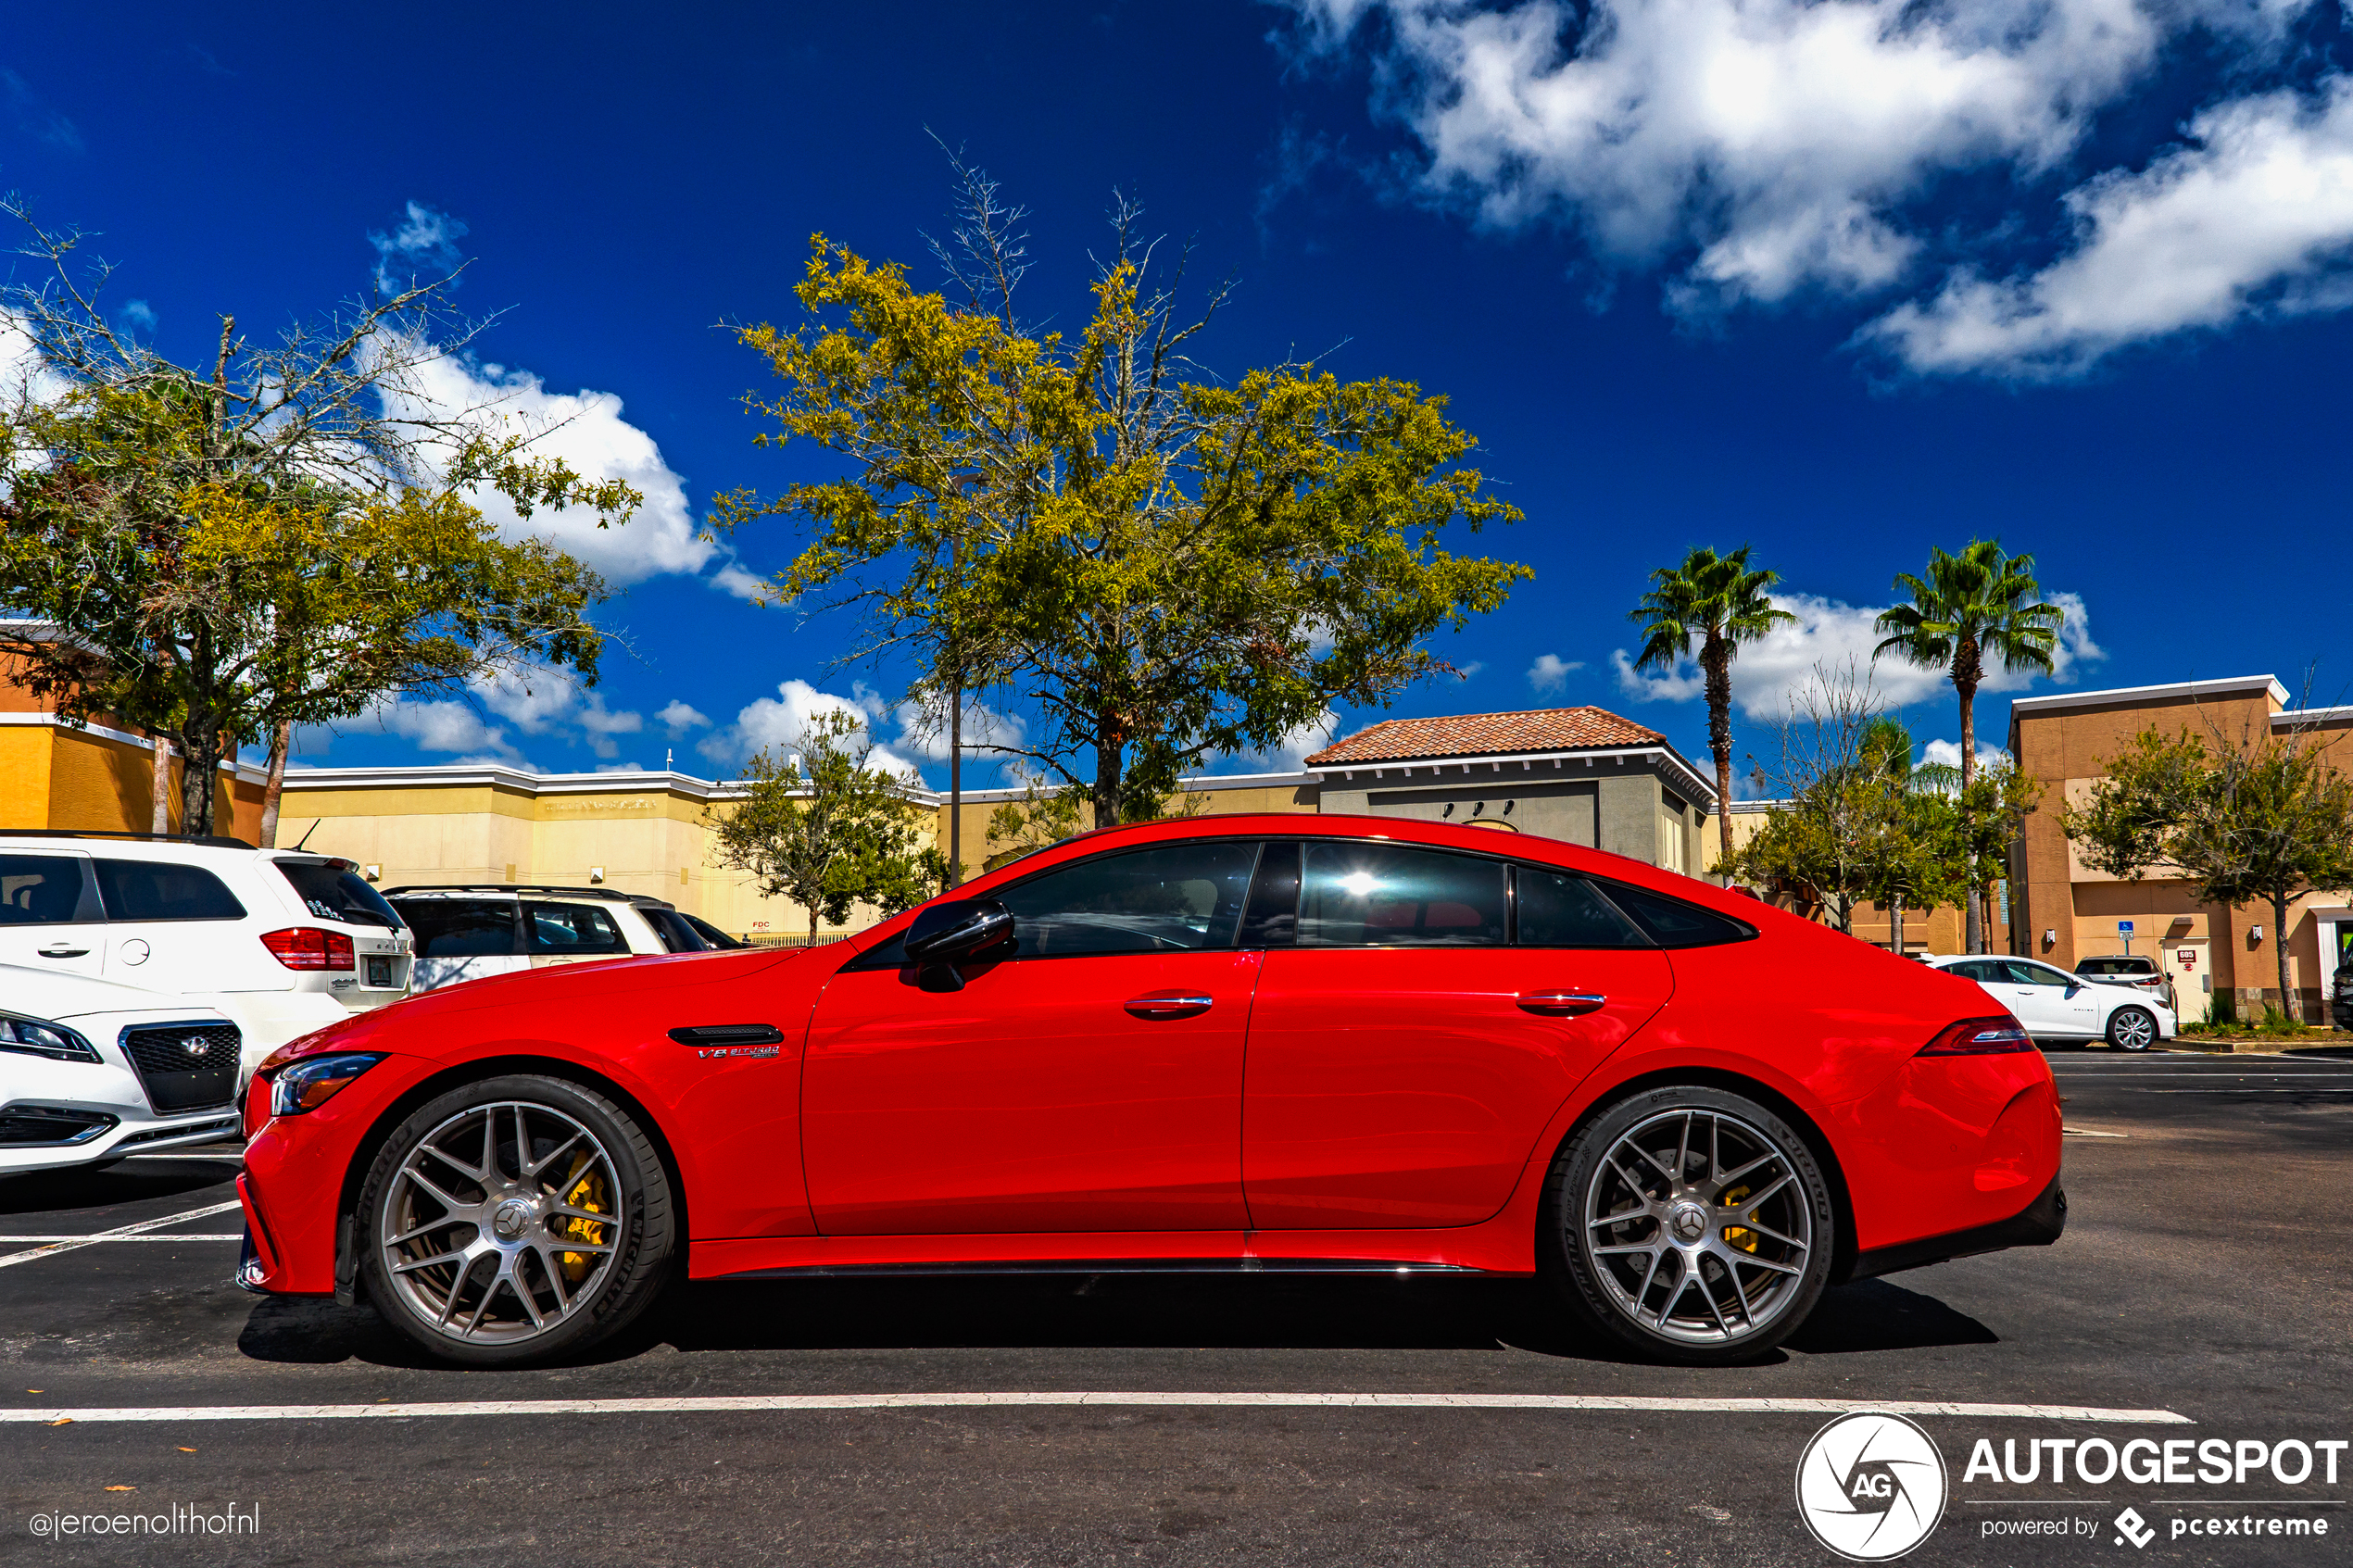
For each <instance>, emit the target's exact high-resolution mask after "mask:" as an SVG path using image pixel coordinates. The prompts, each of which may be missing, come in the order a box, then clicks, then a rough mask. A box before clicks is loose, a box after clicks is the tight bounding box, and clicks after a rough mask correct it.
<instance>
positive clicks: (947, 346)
mask: <svg viewBox="0 0 2353 1568" xmlns="http://www.w3.org/2000/svg"><path fill="white" fill-rule="evenodd" d="M989 189H990V190H991V191H992V192H993V187H989ZM1011 216H1012V217H1017V216H1018V215H1017V214H1015V215H1011ZM1006 217H1007V215H1002V214H1000V215H999V217H998V219H997V220H991V221H989V222H980V221H974V222H968V223H967V224H966V225H965V226H964V227H963V229H961V230H960V231H959V233H958V235H957V237H956V245H955V247H954V248H953V249H952V250H951V249H950V247H946V246H943V247H940V248H941V250H942V253H943V255H948V256H950V257H951V258H953V259H954V266H953V268H952V270H951V271H952V278H951V281H952V282H956V284H957V286H958V287H959V289H960V290H961V291H962V292H963V293H964V294H965V295H966V299H965V302H964V303H963V304H955V303H951V302H950V300H949V299H948V298H947V297H946V296H945V295H940V294H927V293H923V292H921V291H919V290H918V289H917V288H916V287H915V286H914V285H913V284H912V282H910V281H909V280H908V277H907V275H906V273H905V271H904V270H903V269H901V268H900V267H898V266H895V265H879V266H878V265H875V264H873V263H870V262H869V261H867V260H866V259H864V258H863V257H860V256H858V255H856V254H855V253H853V252H851V251H850V250H849V249H847V248H845V247H842V246H839V245H830V244H828V243H826V242H825V241H824V238H823V237H822V236H820V237H819V238H818V239H817V240H816V241H815V242H814V243H813V250H812V257H811V259H810V263H809V267H808V270H807V273H806V275H805V276H804V277H803V279H802V281H801V282H800V283H799V287H798V289H797V290H796V293H797V295H798V296H799V301H800V303H801V305H802V306H803V307H805V308H806V309H807V310H808V312H809V313H810V315H811V317H812V321H811V322H810V323H809V324H808V325H806V326H804V327H802V328H800V329H798V330H792V331H786V330H784V329H780V328H778V327H775V326H773V325H765V324H763V325H760V326H754V327H747V328H745V329H743V330H742V332H741V333H740V336H741V339H742V341H743V343H744V344H745V345H748V346H749V347H750V348H751V349H752V350H753V351H755V352H756V353H758V354H759V355H760V356H761V358H764V359H765V360H766V361H767V363H768V364H769V366H770V368H771V369H772V370H774V373H775V376H776V378H777V380H778V381H779V382H780V383H781V384H782V390H781V391H780V392H778V393H777V394H776V395H774V396H773V397H768V398H761V397H759V396H757V395H753V396H751V397H750V398H749V399H748V401H749V406H750V407H751V408H752V409H753V410H754V411H755V412H756V413H759V414H761V415H763V416H765V417H766V418H767V419H768V420H772V421H774V429H773V430H771V431H769V432H767V433H763V434H762V436H761V441H762V443H763V444H777V445H781V444H787V443H790V442H792V441H795V440H799V441H805V442H809V443H811V444H812V445H816V446H817V447H819V448H821V449H823V450H824V451H826V452H828V453H830V454H832V455H834V456H835V457H836V458H838V459H840V460H841V461H842V462H843V463H844V464H845V465H846V468H847V471H846V472H844V473H843V474H842V475H841V476H840V477H837V478H830V479H817V480H811V481H808V482H805V483H794V484H788V485H786V486H785V487H784V488H783V489H782V490H781V491H779V492H777V493H776V494H775V495H774V496H773V497H769V498H765V499H763V498H761V497H760V496H758V495H751V494H749V493H738V494H736V495H727V496H722V497H720V498H719V500H718V502H717V504H716V506H715V508H714V511H713V517H714V521H716V522H717V523H718V524H719V525H720V526H722V527H726V528H739V527H742V526H744V525H745V524H747V523H749V522H750V521H752V520H755V519H761V518H772V517H773V518H782V519H786V520H789V521H791V522H793V523H794V524H795V525H796V527H797V528H799V529H801V530H803V531H805V534H806V543H805V546H804V547H803V548H802V550H801V552H800V554H799V557H798V558H796V559H795V560H794V562H793V564H792V566H791V567H790V568H789V569H788V570H787V571H785V572H783V573H782V574H781V575H780V576H779V577H778V579H777V582H776V586H775V589H774V592H775V593H776V595H777V596H780V597H784V598H788V599H790V598H798V597H799V596H802V595H814V596H822V602H823V603H824V604H826V605H829V606H835V607H849V608H856V609H857V610H859V611H860V612H861V615H862V622H863V632H862V636H861V638H860V639H859V640H858V641H857V643H856V644H855V645H854V647H853V650H852V657H856V658H877V659H878V658H881V657H884V656H886V655H891V654H902V655H911V656H912V658H913V659H914V660H915V661H916V662H917V664H918V667H919V669H920V671H921V673H920V674H919V676H918V680H917V685H918V687H919V688H920V687H924V686H930V687H935V688H937V687H941V686H944V685H947V684H950V682H951V681H953V682H954V683H956V684H960V685H962V686H964V687H967V688H969V687H970V686H973V685H975V684H988V683H995V684H1003V685H1004V686H1006V687H1007V688H1008V689H1009V690H1011V691H1012V692H1013V694H1014V695H1015V696H1017V697H1019V698H1022V699H1026V702H1027V703H1028V704H1029V705H1030V706H1031V707H1032V708H1033V709H1034V711H1035V712H1036V713H1037V714H1038V720H1039V721H1038V724H1037V725H1036V727H1035V728H1033V729H1032V731H1031V732H1030V733H1029V734H1027V735H1026V737H1024V740H1023V741H1022V743H1021V744H1019V745H1011V744H1000V745H999V746H994V747H992V749H994V750H996V751H998V752H999V753H1000V755H1010V756H1013V757H1017V758H1020V759H1023V760H1024V761H1026V763H1027V764H1028V765H1029V767H1030V768H1032V769H1034V770H1035V771H1038V773H1039V774H1041V775H1042V776H1043V777H1044V778H1046V779H1048V780H1051V781H1053V782H1055V783H1058V784H1063V785H1067V786H1076V787H1078V788H1082V789H1084V790H1085V791H1086V792H1087V795H1088V799H1089V801H1090V803H1091V804H1092V806H1093V809H1094V817H1095V821H1097V822H1103V823H1110V822H1122V821H1127V820H1131V819H1133V818H1135V817H1137V816H1138V815H1139V814H1141V813H1143V812H1146V811H1149V810H1151V809H1154V808H1155V807H1156V806H1157V805H1158V803H1160V802H1162V801H1164V800H1165V799H1166V798H1167V797H1169V796H1170V794H1171V793H1172V792H1173V790H1174V788H1175V785H1176V779H1177V777H1178V776H1179V775H1180V774H1181V773H1182V771H1184V770H1185V769H1187V768H1188V767H1190V766H1193V765H1195V764H1197V763H1199V762H1200V761H1201V760H1202V759H1204V758H1206V757H1208V756H1210V755H1212V754H1214V753H1216V752H1221V751H1235V750H1243V749H1252V748H1265V747H1269V746H1274V745H1276V744H1277V743H1278V742H1280V741H1281V740H1283V739H1284V738H1285V737H1286V736H1287V735H1288V734H1290V733H1291V732H1293V731H1296V730H1298V729H1300V728H1302V726H1305V725H1308V724H1311V723H1313V722H1315V721H1318V720H1319V719H1321V718H1322V717H1323V716H1324V714H1325V713H1326V712H1327V709H1329V708H1330V707H1332V706H1334V705H1337V704H1342V703H1346V704H1354V705H1360V706H1379V705H1385V704H1386V703H1388V702H1389V701H1390V699H1391V698H1392V697H1394V696H1396V695H1397V694H1398V693H1399V692H1401V691H1403V690H1404V689H1405V688H1406V687H1407V686H1408V685H1410V684H1412V683H1414V682H1415V681H1416V680H1419V679H1421V678H1422V677H1424V676H1426V675H1428V674H1431V673H1435V672H1440V671H1443V670H1445V669H1446V668H1447V667H1446V666H1445V665H1444V664H1443V663H1442V662H1441V660H1440V659H1439V658H1438V656H1437V655H1436V654H1435V653H1433V652H1432V651H1430V649H1429V648H1428V646H1426V640H1427V639H1428V637H1429V636H1430V635H1431V634H1432V633H1435V632H1437V631H1438V630H1439V629H1441V628H1449V627H1460V626H1462V625H1463V624H1465V623H1466V621H1467V619H1468V618H1469V617H1470V616H1471V615H1473V614H1478V613H1485V612H1487V611H1490V610H1492V609H1494V608H1497V607H1498V606H1500V605H1501V604H1502V603H1503V601H1504V596H1505V595H1506V594H1507V593H1508V592H1509V589H1510V587H1511V584H1512V583H1515V582H1517V581H1520V580H1522V579H1525V578H1526V577H1528V576H1529V571H1528V570H1527V569H1526V568H1525V567H1522V566H1518V565H1515V564H1508V563H1504V562H1499V561H1492V560H1486V559H1478V558H1460V557H1456V556H1453V555H1450V554H1448V553H1447V552H1446V551H1445V550H1443V549H1441V547H1440V544H1439V541H1440V538H1441V533H1442V532H1443V531H1444V530H1445V529H1446V528H1448V527H1449V526H1450V525H1453V524H1456V523H1461V524H1464V525H1466V526H1467V527H1468V528H1469V529H1472V530H1474V531H1475V530H1477V529H1478V527H1480V526H1481V525H1482V524H1484V523H1488V522H1494V521H1512V520H1515V519H1516V518H1517V517H1518V516H1519V513H1518V512H1517V511H1516V509H1515V508H1512V507H1510V506H1509V505H1507V504H1505V503H1504V502H1502V501H1499V500H1496V499H1494V498H1493V497H1492V496H1491V495H1488V494H1487V491H1486V486H1485V481H1484V480H1483V478H1482V477H1481V475H1480V474H1479V473H1478V471H1477V470H1473V469H1469V468H1466V467H1463V466H1461V459H1462V458H1464V457H1465V456H1466V454H1467V453H1468V452H1469V451H1470V449H1471V447H1472V445H1473V441H1472V438H1471V436H1470V435H1469V434H1468V433H1466V432H1464V431H1462V430H1460V429H1458V428H1456V427H1455V426H1454V425H1453V424H1452V423H1450V422H1449V421H1448V420H1447V419H1446V417H1445V402H1444V400H1443V399H1442V398H1438V397H1428V396H1425V395H1422V393H1421V392H1420V390H1419V389H1418V388H1416V387H1415V386H1413V385H1411V384H1409V383H1403V382H1396V381H1389V380H1376V381H1365V382H1341V381H1340V380H1339V379H1338V378H1337V377H1335V376H1333V375H1331V374H1329V373H1328V372H1323V371H1319V370H1316V369H1315V367H1314V366H1313V365H1308V364H1284V365H1277V366H1275V367H1272V368H1270V369H1264V370H1252V371H1251V372H1249V373H1248V374H1246V375H1244V376H1242V377H1241V378H1239V380H1237V381H1235V382H1232V383H1218V382H1215V381H1213V380H1211V379H1209V378H1207V377H1205V376H1202V375H1201V374H1200V373H1199V371H1198V370H1197V367H1195V365H1194V364H1193V362H1192V361H1191V360H1190V359H1189V358H1188V354H1189V347H1190V345H1191V340H1192V339H1193V338H1194V337H1195V336H1196V335H1197V334H1198V333H1200V332H1202V330H1203V329H1204V328H1205V327H1206V326H1207V325H1208V324H1209V320H1210V319H1211V317H1212V316H1213V315H1214V312H1215V310H1216V308H1217V307H1218V305H1219V304H1220V303H1221V302H1222V301H1223V300H1224V298H1225V296H1226V290H1225V289H1223V288H1220V289H1217V290H1214V291H1213V292H1212V293H1211V295H1210V296H1209V299H1208V301H1207V304H1206V306H1205V307H1204V308H1203V309H1202V311H1201V312H1200V314H1198V315H1195V316H1186V315H1184V314H1181V313H1180V312H1179V310H1178V308H1177V307H1176V302H1175V298H1174V292H1173V291H1174V289H1175V288H1176V280H1172V281H1171V282H1170V284H1169V285H1168V286H1166V287H1162V286H1159V285H1157V284H1155V283H1153V282H1151V247H1150V246H1149V245H1145V244H1144V243H1143V242H1142V241H1141V240H1140V238H1139V234H1138V232H1137V224H1138V222H1139V210H1138V209H1137V208H1136V207H1133V206H1132V205H1130V204H1127V203H1125V202H1122V203H1121V204H1120V205H1119V206H1118V207H1117V209H1116V211H1115V214H1114V247H1113V250H1112V253H1111V256H1110V258H1109V260H1107V261H1106V262H1104V263H1103V264H1102V266H1101V269H1100V270H1099V271H1098V273H1097V275H1096V278H1095V281H1094V287H1093V293H1094V305H1093V309H1092V311H1091V313H1090V314H1089V315H1088V318H1087V320H1086V322H1085V324H1084V326H1083V328H1082V329H1081V330H1080V331H1078V332H1076V334H1075V335H1065V334H1064V333H1063V332H1045V331H1036V330H1032V329H1029V328H1026V327H1025V326H1024V325H1022V324H1021V323H1020V321H1019V320H1018V319H1017V317H1016V316H1015V314H1014V311H1013V291H1014V288H1015V286H1016V284H1017V283H1018V282H1019V280H1020V277H1021V272H1022V268H1023V265H1024V257H1023V256H1022V252H1021V245H1020V239H1019V236H1018V234H1017V233H1016V232H1013V229H1012V228H1011V227H1010V226H1009V223H1008V222H1007V221H1005V219H1006ZM1176 271H1177V279H1179V280H1180V279H1181V277H1182V272H1183V268H1182V264H1181V263H1180V264H1179V266H1178V268H1177V270H1176ZM951 665H952V666H954V668H953V669H951V668H950V666H951ZM976 676H977V677H979V678H976Z"/></svg>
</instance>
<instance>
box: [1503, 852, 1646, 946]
mask: <svg viewBox="0 0 2353 1568" xmlns="http://www.w3.org/2000/svg"><path fill="white" fill-rule="evenodd" d="M1513 879H1514V883H1515V885H1516V892H1517V897H1518V906H1519V907H1518V910H1517V915H1518V924H1517V928H1516V930H1517V936H1518V941H1519V945H1520V946H1521V947H1649V946H1650V945H1651V940H1650V938H1649V937H1647V936H1645V935H1642V931H1641V929H1640V928H1639V927H1637V926H1636V925H1635V924H1634V922H1632V921H1630V920H1628V919H1627V918H1626V916H1625V915H1624V914H1623V913H1621V912H1620V911H1619V910H1618V908H1617V905H1615V904H1613V903H1611V902H1610V901H1609V900H1608V899H1606V898H1604V897H1602V894H1601V890H1600V889H1599V888H1597V887H1595V886H1594V885H1593V884H1592V883H1591V882H1590V881H1588V880H1587V879H1585V878H1584V877H1581V876H1579V875H1577V874H1575V873H1574V872H1559V871H1554V870H1552V869H1551V868H1549V867H1545V866H1517V867H1515V868H1513Z"/></svg>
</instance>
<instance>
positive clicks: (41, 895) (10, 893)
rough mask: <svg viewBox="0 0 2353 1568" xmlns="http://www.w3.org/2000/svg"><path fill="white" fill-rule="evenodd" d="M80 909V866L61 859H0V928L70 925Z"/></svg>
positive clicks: (78, 862)
mask: <svg viewBox="0 0 2353 1568" xmlns="http://www.w3.org/2000/svg"><path fill="white" fill-rule="evenodd" d="M81 908H82V862H81V861H80V860H77V859H72V858H71V857H69V856H65V855H0V925H50V924H59V923H63V922H70V921H72V920H74V919H75V918H76V917H77V913H78V911H79V910H80V909H81Z"/></svg>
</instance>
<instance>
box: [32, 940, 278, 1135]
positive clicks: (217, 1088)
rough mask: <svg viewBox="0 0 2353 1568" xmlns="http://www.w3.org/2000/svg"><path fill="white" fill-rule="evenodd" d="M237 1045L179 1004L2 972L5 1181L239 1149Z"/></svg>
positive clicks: (76, 981)
mask: <svg viewBox="0 0 2353 1568" xmlns="http://www.w3.org/2000/svg"><path fill="white" fill-rule="evenodd" d="M238 1036H239V1031H238V1029H237V1026H236V1024H235V1023H233V1022H231V1021H230V1020H229V1019H228V1018H226V1017H224V1016H222V1015H221V1013H220V1011H219V1010H217V1009H213V1008H203V1007H191V1006H189V1005H188V1004H187V1003H186V1002H185V1001H183V1000H182V998H180V997H161V996H157V994H156V993H154V992H153V991H143V990H141V989H139V988H138V987H136V986H133V985H109V984H108V983H107V982H106V981H104V980H91V979H88V978H85V977H83V976H82V975H76V974H53V973H49V972H44V971H41V970H31V969H21V968H18V967H16V966H14V965H9V964H0V1176H5V1175H18V1174H21V1173H25V1172H28V1171H51V1170H56V1169H57V1168H58V1167H60V1166H69V1165H97V1164H111V1163H113V1162H114V1161H115V1160H120V1159H122V1158H124V1157H125V1156H127V1155H131V1154H134V1153H148V1152H152V1151H155V1150H157V1149H166V1148H179V1147H183V1146H185V1145H188V1144H198V1143H211V1142H213V1141H214V1140H215V1139H219V1138H228V1137H234V1136H235V1135H236V1133H237V1113H236V1110H235V1108H234V1107H233V1105H232V1104H231V1100H232V1098H233V1096H234V1095H235V1094H236V1090H237V1060H238V1056H239V1054H240V1053H239V1048H238V1047H239V1044H240V1041H239V1037H238Z"/></svg>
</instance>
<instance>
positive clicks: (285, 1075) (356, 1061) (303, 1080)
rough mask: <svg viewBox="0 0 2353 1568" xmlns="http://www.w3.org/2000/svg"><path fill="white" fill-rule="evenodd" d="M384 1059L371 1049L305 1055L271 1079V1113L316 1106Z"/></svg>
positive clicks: (291, 1112)
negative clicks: (329, 1054) (331, 1054)
mask: <svg viewBox="0 0 2353 1568" xmlns="http://www.w3.org/2000/svg"><path fill="white" fill-rule="evenodd" d="M382 1060H384V1058H383V1057H382V1056H380V1055H377V1054H375V1053H374V1052H371V1051H345V1052H341V1053H338V1054H337V1055H334V1056H307V1057H304V1058H303V1059H302V1060H300V1061H296V1062H293V1063H291V1064H289V1065H288V1066H287V1067H286V1068H284V1069H283V1071H282V1072H280V1073H278V1075H277V1076H276V1077H274V1078H272V1079H271V1080H270V1114H271V1115H272V1116H299V1115H301V1114H302V1113H303V1112H304V1111H306V1110H318V1109H319V1108H320V1107H321V1106H322V1105H324V1104H326V1103H327V1102H328V1101H329V1100H331V1099H333V1098H335V1096H337V1095H339V1094H341V1093H342V1092H343V1091H344V1088H345V1086H346V1085H348V1084H349V1083H350V1082H351V1081H352V1080H353V1079H355V1078H357V1077H359V1074H361V1073H365V1072H367V1071H368V1069H370V1068H371V1067H373V1066H374V1065H375V1064H376V1063H378V1062H380V1061H382Z"/></svg>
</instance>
